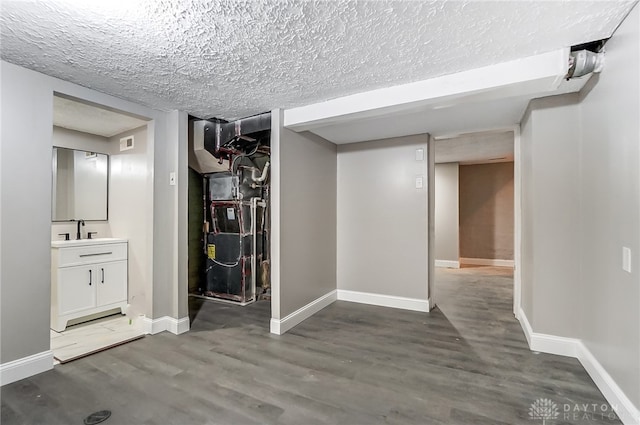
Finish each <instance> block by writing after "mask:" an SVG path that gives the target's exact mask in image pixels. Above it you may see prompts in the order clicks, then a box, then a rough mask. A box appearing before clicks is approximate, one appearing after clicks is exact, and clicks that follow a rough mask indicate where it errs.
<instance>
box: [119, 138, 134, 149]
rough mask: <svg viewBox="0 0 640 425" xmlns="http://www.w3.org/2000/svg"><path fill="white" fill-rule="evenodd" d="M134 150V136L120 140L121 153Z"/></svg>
mask: <svg viewBox="0 0 640 425" xmlns="http://www.w3.org/2000/svg"><path fill="white" fill-rule="evenodd" d="M129 149H133V135H131V136H127V137H123V138H122V139H120V152H122V151H128V150H129Z"/></svg>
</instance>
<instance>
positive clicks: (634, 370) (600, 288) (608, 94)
mask: <svg viewBox="0 0 640 425" xmlns="http://www.w3.org/2000/svg"><path fill="white" fill-rule="evenodd" d="M639 13H640V12H639V9H638V7H637V6H636V7H635V8H634V9H633V10H632V12H631V14H630V15H629V17H628V18H627V19H626V20H625V21H624V22H623V23H622V25H621V26H620V28H619V29H618V30H617V32H616V33H615V34H614V36H613V37H612V38H611V39H610V41H609V42H608V43H607V48H606V65H605V68H604V70H603V71H602V73H601V74H600V75H598V76H596V77H594V81H592V82H590V83H589V84H588V85H589V87H587V88H586V89H585V90H583V94H582V96H581V97H576V96H565V97H560V98H547V99H540V100H537V101H535V102H532V103H531V105H530V110H529V112H528V113H527V115H526V116H525V119H524V120H523V124H522V130H523V131H522V147H523V149H522V154H523V158H522V160H523V170H522V171H523V174H522V182H523V192H522V194H523V204H522V205H523V214H524V217H523V246H522V248H523V250H522V253H523V291H522V297H523V299H522V304H523V309H524V311H525V313H526V315H527V318H528V319H529V321H530V323H531V325H532V328H533V331H534V332H541V333H545V334H552V335H559V336H567V337H572V338H579V339H581V340H582V341H583V342H584V344H585V345H586V347H587V348H588V349H589V350H590V351H591V353H592V354H593V355H594V356H595V358H596V359H597V361H598V362H599V363H600V364H601V365H602V366H603V367H604V368H605V370H606V372H607V373H609V375H611V377H612V378H613V380H614V381H615V382H616V383H617V384H618V386H619V387H620V388H621V389H622V390H623V391H624V393H625V394H626V396H627V397H628V398H629V399H630V400H631V401H632V402H633V403H634V404H635V405H636V406H640V386H639V385H638V382H640V369H639V368H640V362H639V361H638V359H640V338H639V335H640V313H639V312H640V309H638V300H640V287H639V285H638V282H639V281H640V279H639V273H638V271H639V268H638V265H639V264H640V255H639V253H640V180H639V177H640V175H639V171H638V170H640V148H639V143H638V134H640V126H639V124H638V117H639V116H640V98H639V96H638V94H639V93H640V87H639V85H638V75H640V65H639V61H638V51H639V50H640V34H639V29H640V22H639ZM623 246H626V247H629V248H631V250H632V272H631V273H627V272H625V271H623V270H622V247H623Z"/></svg>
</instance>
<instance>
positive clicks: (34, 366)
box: [0, 350, 53, 386]
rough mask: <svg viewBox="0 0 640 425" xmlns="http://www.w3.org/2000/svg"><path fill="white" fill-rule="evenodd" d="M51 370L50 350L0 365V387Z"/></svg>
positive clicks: (51, 353) (51, 356)
mask: <svg viewBox="0 0 640 425" xmlns="http://www.w3.org/2000/svg"><path fill="white" fill-rule="evenodd" d="M51 369H53V352H52V351H51V350H47V351H43V352H42V353H38V354H34V355H32V356H27V357H23V358H21V359H17V360H14V361H12V362H7V363H3V364H1V365H0V386H1V385H6V384H10V383H12V382H16V381H19V380H21V379H24V378H28V377H30V376H33V375H37V374H38V373H42V372H46V371H47V370H51Z"/></svg>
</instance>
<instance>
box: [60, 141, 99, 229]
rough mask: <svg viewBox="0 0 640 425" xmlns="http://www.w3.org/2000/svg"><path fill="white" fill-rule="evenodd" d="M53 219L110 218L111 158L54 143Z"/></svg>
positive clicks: (94, 219)
mask: <svg viewBox="0 0 640 425" xmlns="http://www.w3.org/2000/svg"><path fill="white" fill-rule="evenodd" d="M52 171H53V179H52V191H51V219H52V221H70V220H81V219H82V220H92V221H98V220H107V218H108V194H109V157H108V155H106V154H101V153H96V152H88V151H82V150H75V149H67V148H61V147H57V146H54V148H53V155H52Z"/></svg>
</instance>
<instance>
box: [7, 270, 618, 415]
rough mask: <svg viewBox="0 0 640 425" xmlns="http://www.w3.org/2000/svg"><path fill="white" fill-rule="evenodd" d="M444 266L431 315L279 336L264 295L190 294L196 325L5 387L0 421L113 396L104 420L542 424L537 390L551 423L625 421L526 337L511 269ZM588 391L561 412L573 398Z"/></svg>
mask: <svg viewBox="0 0 640 425" xmlns="http://www.w3.org/2000/svg"><path fill="white" fill-rule="evenodd" d="M437 277H438V282H437V287H436V289H437V294H436V296H437V300H438V303H439V309H436V310H435V311H432V312H431V313H429V314H425V313H416V312H409V311H402V310H396V309H390V308H383V307H374V306H367V305H360V304H353V303H347V302H341V301H339V302H336V303H334V304H332V305H331V306H329V307H327V308H326V309H324V310H322V311H321V312H320V313H318V314H317V315H315V316H314V317H312V318H310V319H308V320H307V321H305V322H304V323H302V324H301V325H299V326H297V327H296V328H294V329H292V330H291V331H290V332H289V333H287V334H285V335H282V336H275V335H271V334H269V326H268V322H269V316H270V314H269V303H268V302H264V301H263V302H259V303H257V304H254V305H251V306H249V307H244V308H242V307H235V306H228V305H224V304H219V303H215V302H211V301H203V300H200V299H195V298H194V299H191V313H192V325H191V331H190V332H189V333H187V334H184V335H181V336H175V335H172V334H169V333H163V334H159V335H155V336H151V337H147V338H144V339H142V340H138V341H134V342H132V343H129V344H126V345H123V346H120V347H116V348H113V349H111V350H108V351H105V352H101V353H98V354H95V355H92V356H90V357H86V358H84V359H80V360H77V361H74V362H71V363H68V364H65V365H59V366H56V367H55V369H54V370H52V371H49V372H46V373H43V374H40V375H38V376H35V377H32V378H29V379H25V380H22V381H19V382H16V383H13V384H10V385H7V386H5V387H3V388H2V390H1V397H2V404H1V409H2V412H1V413H2V417H1V420H2V424H3V425H9V424H82V420H83V418H84V417H85V416H87V415H88V414H90V413H92V412H95V411H98V410H102V409H110V410H112V412H113V416H112V417H111V418H110V419H108V420H107V421H106V422H105V424H106V425H116V424H180V425H187V424H276V423H277V424H296V425H302V424H386V423H392V424H515V423H522V424H530V425H533V424H541V423H542V420H541V419H539V420H531V418H530V416H529V412H530V410H529V408H530V407H531V405H532V403H534V402H535V401H536V400H538V399H549V400H550V401H551V402H553V403H555V404H556V406H557V408H558V412H559V416H558V417H557V418H556V419H555V420H553V421H549V420H548V421H547V424H552V423H553V424H561V423H566V424H576V423H588V424H597V423H619V422H618V421H617V419H614V420H610V419H609V418H608V417H607V415H606V414H603V413H604V412H603V409H602V406H601V405H602V404H604V403H606V401H605V400H604V398H603V397H602V395H601V394H600V392H599V391H598V390H597V388H596V387H595V385H594V384H593V382H592V381H591V379H590V378H589V376H588V375H587V374H586V372H585V371H584V369H583V368H582V367H581V366H580V364H579V363H578V362H577V361H576V360H574V359H570V358H565V357H559V356H552V355H546V354H536V353H532V352H530V351H529V350H528V348H527V344H526V341H525V338H524V335H523V333H522V330H521V328H520V325H519V324H518V322H517V321H516V320H515V319H514V317H513V314H512V305H511V302H512V301H511V300H512V298H511V297H512V295H511V287H512V277H511V274H510V273H509V272H508V271H507V272H505V271H504V270H500V269H496V268H476V269H473V270H471V269H461V270H457V271H455V270H439V271H438V275H437ZM594 403H595V404H597V405H598V406H599V407H598V408H597V409H594V407H593V406H592V404H594ZM584 404H589V405H590V406H587V410H586V411H584V410H582V411H581V412H578V414H576V412H574V411H573V410H572V411H571V415H570V416H569V417H567V416H565V415H566V413H565V412H564V410H565V409H566V408H565V407H564V406H565V405H568V406H570V407H571V408H572V409H574V408H575V407H574V406H576V405H577V406H580V405H584ZM578 408H579V409H584V408H585V406H582V407H578ZM605 410H606V409H605ZM606 413H609V412H606Z"/></svg>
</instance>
